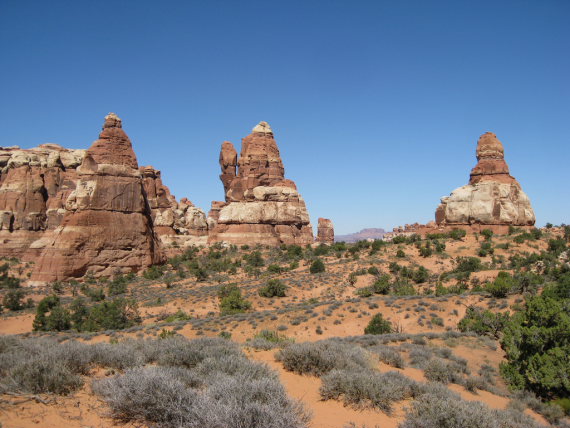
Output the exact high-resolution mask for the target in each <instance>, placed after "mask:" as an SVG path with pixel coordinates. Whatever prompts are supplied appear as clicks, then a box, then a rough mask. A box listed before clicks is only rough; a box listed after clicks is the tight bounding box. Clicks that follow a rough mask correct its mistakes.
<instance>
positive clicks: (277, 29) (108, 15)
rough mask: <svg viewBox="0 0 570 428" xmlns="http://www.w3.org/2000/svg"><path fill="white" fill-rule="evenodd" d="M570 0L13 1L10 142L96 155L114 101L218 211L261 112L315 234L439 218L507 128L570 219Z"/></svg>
mask: <svg viewBox="0 0 570 428" xmlns="http://www.w3.org/2000/svg"><path fill="white" fill-rule="evenodd" d="M568 22H570V2H569V1H566V0H560V1H557V0H547V1H525V0H512V1H509V0H502V1H497V0H494V1H485V0H482V1H476V2H474V1H467V0H465V1H462V0H459V1H458V0H449V1H426V0H418V1H411V0H410V1H406V0H403V1H395V0H394V1H380V0H378V1H358V0H355V1H348V0H346V1H336V0H326V1H324V0H323V1H310V0H307V1H295V0H293V1H286V2H285V1H282V2H277V1H247V0H242V1H218V0H211V1H167V2H158V1H143V0H138V1H116V0H115V1H113V2H107V1H97V2H94V1H87V0H83V1H82V0H79V1H78V0H75V1H58V0H54V1H49V2H47V1H12V0H2V1H1V2H0V52H1V55H2V56H1V58H2V60H1V66H0V129H1V130H2V131H1V136H0V145H3V146H9V145H19V146H21V147H25V148H28V147H33V146H36V145H38V144H41V143H44V142H56V143H59V144H61V145H64V146H66V147H73V148H87V147H88V146H89V145H90V144H91V142H92V141H94V140H95V139H96V138H97V135H98V132H99V130H100V127H101V124H102V121H103V116H105V114H107V113H108V112H110V111H114V112H116V113H117V114H118V115H119V116H120V117H121V118H122V119H123V123H124V128H125V130H126V131H127V133H128V134H129V136H130V137H131V140H132V142H133V144H134V148H135V151H136V153H137V156H138V159H139V163H140V164H141V165H148V164H151V165H153V166H154V167H156V168H158V169H160V170H162V175H163V180H164V182H165V184H167V185H168V186H169V187H170V189H171V191H172V192H173V193H174V194H175V195H176V196H177V197H178V198H181V197H184V196H186V197H188V198H189V199H191V200H192V201H193V202H194V203H195V204H196V205H198V206H200V207H201V208H203V209H204V210H206V211H207V210H208V209H209V205H210V201H211V200H221V199H223V188H222V184H221V182H220V181H219V178H218V175H219V173H220V171H219V166H218V155H219V148H220V144H221V142H222V141H224V140H229V141H232V142H233V143H234V144H236V146H238V147H239V144H240V141H241V138H243V137H245V136H246V135H247V134H248V133H249V132H250V130H251V128H252V127H253V126H254V125H256V124H257V123H258V122H259V121H261V120H265V121H268V122H269V123H270V124H271V126H272V127H273V129H274V132H275V136H276V139H277V142H278V144H279V147H280V150H281V154H282V157H283V160H284V163H285V169H286V175H287V177H288V178H290V179H293V180H294V181H295V182H296V183H297V186H298V188H299V190H300V191H301V194H302V195H303V196H304V198H305V200H306V202H307V206H308V208H309V212H310V214H311V217H312V219H313V224H314V225H316V219H317V218H318V217H329V218H331V219H332V220H333V221H334V223H335V226H336V231H337V233H339V234H340V233H348V232H353V231H357V230H359V229H361V228H364V227H385V228H391V227H393V226H396V225H399V224H404V223H411V222H415V221H418V222H427V221H429V220H431V219H433V217H434V212H435V209H436V207H437V205H438V203H439V198H440V197H441V196H443V195H447V194H449V193H450V192H451V191H452V190H453V189H455V188H457V187H460V186H462V185H464V184H466V183H467V181H468V177H469V171H470V169H471V168H472V167H473V166H474V165H475V163H476V159H475V147H476V142H477V139H478V137H479V135H481V134H482V133H484V132H486V131H492V132H495V133H496V134H497V136H498V137H499V139H500V140H501V141H502V142H503V144H504V145H505V151H506V158H507V162H508V164H509V166H510V168H511V174H512V175H514V176H515V177H516V178H517V179H518V180H519V182H520V183H521V184H522V186H523V189H524V190H525V191H526V193H527V194H528V195H529V197H530V198H531V201H532V203H533V206H534V209H535V212H536V215H537V224H539V225H543V224H544V223H546V222H548V221H550V222H552V223H555V224H558V223H562V222H564V223H570V215H569V214H570V198H569V196H570V195H569V193H570V192H569V190H568V184H569V179H570V169H569V168H568V163H569V160H570V147H569V146H570V145H569V135H570V25H568Z"/></svg>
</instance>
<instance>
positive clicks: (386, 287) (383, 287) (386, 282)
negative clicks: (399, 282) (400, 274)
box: [372, 274, 390, 294]
mask: <svg viewBox="0 0 570 428" xmlns="http://www.w3.org/2000/svg"><path fill="white" fill-rule="evenodd" d="M372 289H373V290H374V293H376V294H388V293H389V292H390V275H386V274H385V275H381V276H380V277H379V278H378V279H377V280H376V281H374V283H373V284H372Z"/></svg>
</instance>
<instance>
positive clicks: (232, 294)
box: [218, 284, 251, 315]
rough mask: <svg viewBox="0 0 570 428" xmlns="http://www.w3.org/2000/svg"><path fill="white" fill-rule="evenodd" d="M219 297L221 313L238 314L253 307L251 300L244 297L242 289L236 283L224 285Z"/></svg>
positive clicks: (219, 291)
mask: <svg viewBox="0 0 570 428" xmlns="http://www.w3.org/2000/svg"><path fill="white" fill-rule="evenodd" d="M218 298H219V299H220V314H221V315H231V314H238V313H241V312H245V311H247V310H249V309H250V308H251V302H250V301H248V300H245V299H244V298H243V296H242V295H241V290H240V289H239V288H238V287H237V286H236V285H235V284H229V285H222V286H221V287H220V289H219V290H218Z"/></svg>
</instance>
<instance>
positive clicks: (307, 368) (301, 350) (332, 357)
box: [275, 340, 369, 376]
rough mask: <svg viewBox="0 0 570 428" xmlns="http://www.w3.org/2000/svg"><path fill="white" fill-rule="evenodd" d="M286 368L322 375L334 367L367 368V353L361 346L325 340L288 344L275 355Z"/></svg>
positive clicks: (302, 372)
mask: <svg viewBox="0 0 570 428" xmlns="http://www.w3.org/2000/svg"><path fill="white" fill-rule="evenodd" d="M275 359H276V360H277V361H279V362H281V363H282V364H283V367H284V368H285V370H288V371H292V372H296V373H299V374H309V375H313V376H322V375H323V374H325V373H328V372H330V371H331V370H333V369H338V370H343V369H356V368H367V367H368V366H369V361H368V358H367V355H366V354H365V352H364V351H363V349H362V348H360V347H354V346H352V345H348V344H344V343H342V342H337V341H331V340H325V341H320V342H306V343H298V344H292V345H289V346H287V347H286V348H284V349H282V350H280V351H279V352H277V354H276V355H275Z"/></svg>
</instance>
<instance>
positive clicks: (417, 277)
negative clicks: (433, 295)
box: [412, 266, 429, 284]
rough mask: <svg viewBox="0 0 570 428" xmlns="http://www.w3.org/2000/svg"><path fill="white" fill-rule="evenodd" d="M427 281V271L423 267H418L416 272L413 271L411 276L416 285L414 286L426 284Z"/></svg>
mask: <svg viewBox="0 0 570 428" xmlns="http://www.w3.org/2000/svg"><path fill="white" fill-rule="evenodd" d="M428 279H429V271H428V270H427V269H426V268H425V267H423V266H420V267H419V268H418V269H417V270H415V271H414V273H413V274H412V280H413V281H414V282H415V283H416V284H420V283H422V282H426V281H427V280H428Z"/></svg>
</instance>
